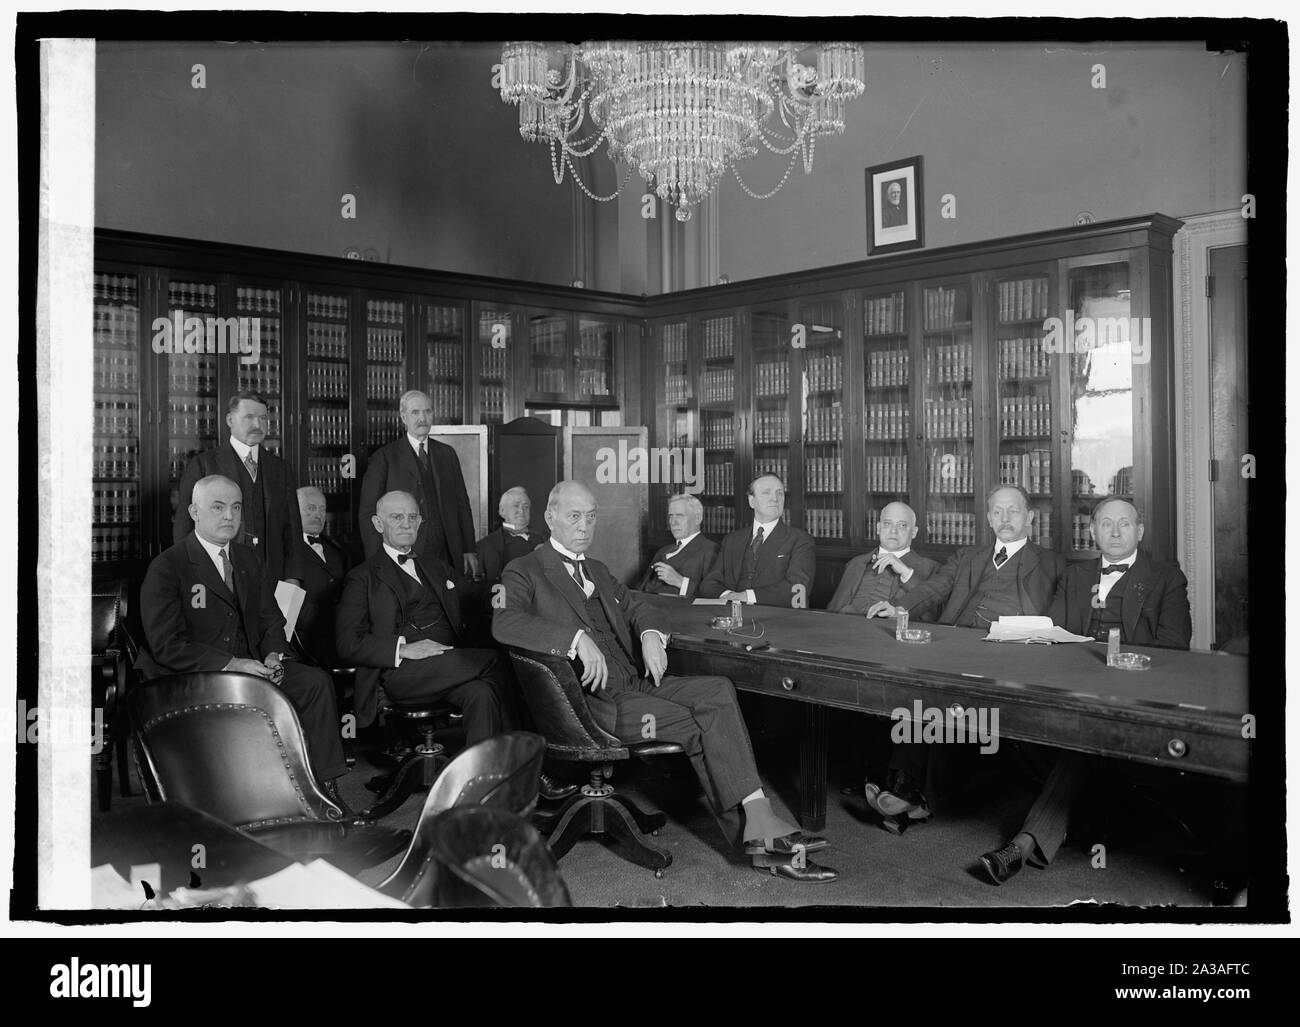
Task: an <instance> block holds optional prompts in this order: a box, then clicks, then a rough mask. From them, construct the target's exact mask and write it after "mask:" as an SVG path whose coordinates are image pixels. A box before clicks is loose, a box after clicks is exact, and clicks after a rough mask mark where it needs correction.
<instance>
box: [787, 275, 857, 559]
mask: <svg viewBox="0 0 1300 1027" xmlns="http://www.w3.org/2000/svg"><path fill="white" fill-rule="evenodd" d="M795 331H796V332H797V333H801V334H797V335H795V336H794V341H796V342H802V344H803V353H804V361H803V374H802V381H801V382H800V387H799V391H800V404H801V408H802V422H803V423H802V425H801V429H802V437H803V460H802V461H801V465H802V469H803V483H802V484H803V496H804V516H803V522H804V529H805V530H806V531H807V532H808V533H809V534H810V535H812V537H813V538H815V539H819V540H826V541H831V542H839V541H843V540H845V538H846V534H847V531H846V529H847V525H846V523H845V516H844V508H845V502H844V500H845V495H844V478H845V474H844V457H845V448H844V422H845V418H844V305H843V304H842V303H841V302H840V301H839V299H838V298H836V299H833V300H829V299H828V300H819V301H816V302H811V303H805V304H802V305H801V306H800V307H799V320H798V321H797V322H796V324H795ZM787 487H790V486H789V485H787Z"/></svg>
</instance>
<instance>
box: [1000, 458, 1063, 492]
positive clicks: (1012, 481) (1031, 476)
mask: <svg viewBox="0 0 1300 1027" xmlns="http://www.w3.org/2000/svg"><path fill="white" fill-rule="evenodd" d="M998 482H999V483H1000V484H1002V485H1019V486H1020V487H1021V488H1022V489H1024V490H1025V491H1026V492H1028V493H1029V494H1030V495H1037V494H1040V493H1047V492H1051V491H1052V454H1051V453H1050V452H1049V451H1048V450H1046V449H1034V450H1030V451H1029V452H1028V453H1003V454H1002V455H1001V456H999V457H998Z"/></svg>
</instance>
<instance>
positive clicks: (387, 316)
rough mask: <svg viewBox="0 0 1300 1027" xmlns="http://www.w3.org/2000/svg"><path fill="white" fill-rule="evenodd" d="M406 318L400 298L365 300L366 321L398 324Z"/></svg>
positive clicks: (404, 305)
mask: <svg viewBox="0 0 1300 1027" xmlns="http://www.w3.org/2000/svg"><path fill="white" fill-rule="evenodd" d="M405 320H406V304H405V303H403V302H402V301H401V300H366V321H367V322H368V323H370V324H380V325H399V324H401V323H402V322H403V321H405Z"/></svg>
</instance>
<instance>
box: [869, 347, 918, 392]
mask: <svg viewBox="0 0 1300 1027" xmlns="http://www.w3.org/2000/svg"><path fill="white" fill-rule="evenodd" d="M911 370H912V355H911V354H910V353H908V352H907V350H905V349H884V350H868V351H867V388H869V389H880V388H898V387H901V386H904V385H906V384H907V383H908V381H909V379H910V377H911Z"/></svg>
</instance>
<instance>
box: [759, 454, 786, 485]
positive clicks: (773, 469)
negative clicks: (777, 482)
mask: <svg viewBox="0 0 1300 1027" xmlns="http://www.w3.org/2000/svg"><path fill="white" fill-rule="evenodd" d="M760 474H775V475H776V476H777V477H778V478H780V479H781V480H782V481H784V482H786V483H787V484H788V483H789V481H790V460H789V459H788V458H787V457H783V456H761V457H757V458H755V460H754V476H755V477H758V475H760Z"/></svg>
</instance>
